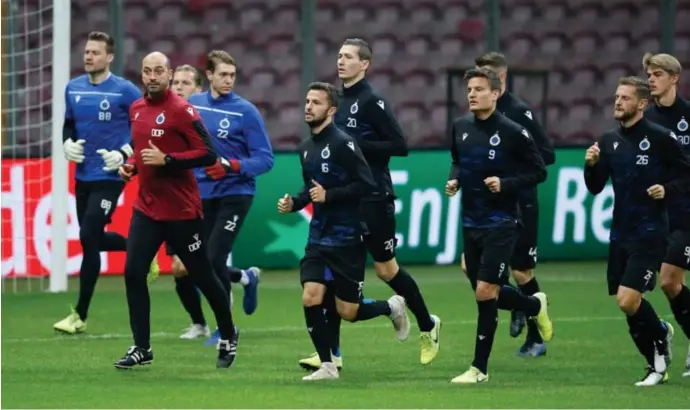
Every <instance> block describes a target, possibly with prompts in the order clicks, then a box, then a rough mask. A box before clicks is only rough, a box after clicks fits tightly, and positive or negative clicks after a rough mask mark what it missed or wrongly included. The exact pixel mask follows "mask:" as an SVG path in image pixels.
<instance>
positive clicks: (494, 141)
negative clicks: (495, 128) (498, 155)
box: [489, 132, 501, 147]
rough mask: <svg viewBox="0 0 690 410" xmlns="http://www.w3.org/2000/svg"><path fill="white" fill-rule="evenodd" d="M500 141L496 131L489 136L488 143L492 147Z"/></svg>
mask: <svg viewBox="0 0 690 410" xmlns="http://www.w3.org/2000/svg"><path fill="white" fill-rule="evenodd" d="M500 143H501V137H499V136H498V132H496V133H495V134H494V135H492V136H491V138H489V145H491V146H492V147H495V146H497V145H498V144H500Z"/></svg>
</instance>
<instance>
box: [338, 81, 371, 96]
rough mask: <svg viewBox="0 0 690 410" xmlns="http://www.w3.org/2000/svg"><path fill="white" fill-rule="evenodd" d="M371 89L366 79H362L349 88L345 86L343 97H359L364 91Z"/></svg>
mask: <svg viewBox="0 0 690 410" xmlns="http://www.w3.org/2000/svg"><path fill="white" fill-rule="evenodd" d="M369 88H371V86H370V85H369V82H368V81H367V80H366V79H365V78H362V79H361V80H359V81H357V82H356V83H354V84H352V85H351V86H349V87H347V88H346V87H345V86H343V95H344V96H350V95H357V94H359V93H361V92H362V91H364V90H366V89H369Z"/></svg>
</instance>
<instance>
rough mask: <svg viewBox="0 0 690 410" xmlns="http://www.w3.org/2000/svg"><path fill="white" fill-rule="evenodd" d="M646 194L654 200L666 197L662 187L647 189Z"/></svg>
mask: <svg viewBox="0 0 690 410" xmlns="http://www.w3.org/2000/svg"><path fill="white" fill-rule="evenodd" d="M647 194H648V195H649V196H651V197H652V198H654V199H664V197H665V196H666V190H665V189H664V186H663V185H659V184H657V185H652V186H650V187H649V188H647Z"/></svg>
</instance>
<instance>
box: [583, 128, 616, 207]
mask: <svg viewBox="0 0 690 410" xmlns="http://www.w3.org/2000/svg"><path fill="white" fill-rule="evenodd" d="M598 145H599V146H600V147H603V146H605V145H604V137H601V139H600V140H599V143H598ZM584 172H585V185H586V186H587V190H588V191H589V192H590V193H591V194H592V195H597V194H599V193H600V192H601V191H603V190H604V187H605V186H606V181H608V180H609V176H610V171H609V158H608V154H606V151H605V150H601V151H600V152H599V160H598V161H597V163H596V164H594V165H592V166H589V165H587V163H585V171H584Z"/></svg>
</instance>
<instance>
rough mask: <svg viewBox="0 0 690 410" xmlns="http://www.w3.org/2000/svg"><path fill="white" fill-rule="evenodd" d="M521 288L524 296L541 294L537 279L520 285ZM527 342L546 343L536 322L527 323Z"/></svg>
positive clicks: (529, 321)
mask: <svg viewBox="0 0 690 410" xmlns="http://www.w3.org/2000/svg"><path fill="white" fill-rule="evenodd" d="M519 287H520V291H521V292H522V294H523V295H527V296H532V295H534V294H535V293H537V292H539V282H537V278H535V277H532V279H530V280H529V282H527V283H525V284H523V285H520V286H519ZM527 342H530V343H544V340H542V338H541V335H540V334H539V330H538V328H537V324H536V323H535V322H534V320H528V321H527Z"/></svg>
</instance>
